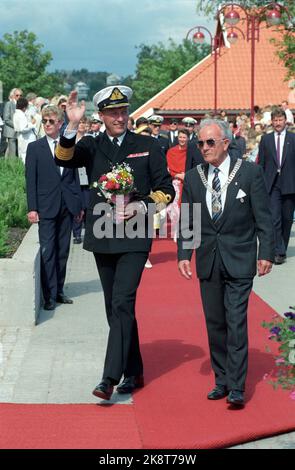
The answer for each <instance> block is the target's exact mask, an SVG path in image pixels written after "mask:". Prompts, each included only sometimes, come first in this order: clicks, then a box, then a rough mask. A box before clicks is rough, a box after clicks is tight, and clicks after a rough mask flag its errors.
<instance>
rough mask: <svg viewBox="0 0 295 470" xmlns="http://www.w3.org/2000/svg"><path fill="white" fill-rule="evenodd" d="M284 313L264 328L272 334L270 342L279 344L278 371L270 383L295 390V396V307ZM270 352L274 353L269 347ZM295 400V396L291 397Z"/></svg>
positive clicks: (271, 375)
mask: <svg viewBox="0 0 295 470" xmlns="http://www.w3.org/2000/svg"><path fill="white" fill-rule="evenodd" d="M290 309H291V310H293V312H292V311H290V312H286V313H284V317H280V316H279V315H275V316H274V319H273V321H272V322H263V323H262V326H263V327H264V328H267V329H268V330H269V332H270V335H269V337H268V338H269V340H270V341H275V342H276V343H279V346H278V353H275V365H276V370H275V371H272V373H271V374H270V376H269V378H270V383H271V384H272V385H273V386H274V388H278V387H282V388H283V389H289V390H290V389H291V390H294V392H293V394H292V395H294V394H295V312H294V311H295V307H290ZM267 351H268V352H272V349H271V348H270V347H267ZM291 398H293V399H295V396H294V397H293V396H292V397H291Z"/></svg>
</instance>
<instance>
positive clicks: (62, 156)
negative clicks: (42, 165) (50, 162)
mask: <svg viewBox="0 0 295 470" xmlns="http://www.w3.org/2000/svg"><path fill="white" fill-rule="evenodd" d="M74 150H75V146H73V147H70V148H65V147H61V145H60V144H57V146H56V150H55V155H56V156H57V158H58V159H59V160H71V159H72V158H73V155H74Z"/></svg>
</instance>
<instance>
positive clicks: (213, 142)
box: [198, 139, 226, 149]
mask: <svg viewBox="0 0 295 470" xmlns="http://www.w3.org/2000/svg"><path fill="white" fill-rule="evenodd" d="M224 140H226V139H216V140H215V139H207V140H199V141H198V146H199V147H200V148H201V149H202V148H203V147H204V145H205V143H206V144H207V146H208V147H210V148H212V147H215V145H216V142H223V141H224Z"/></svg>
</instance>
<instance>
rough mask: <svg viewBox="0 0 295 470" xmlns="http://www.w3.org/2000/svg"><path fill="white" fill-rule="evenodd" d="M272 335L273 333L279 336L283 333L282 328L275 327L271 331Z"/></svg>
mask: <svg viewBox="0 0 295 470" xmlns="http://www.w3.org/2000/svg"><path fill="white" fill-rule="evenodd" d="M269 331H270V332H271V333H273V334H274V335H279V334H280V331H281V328H280V327H279V326H274V327H273V328H271V329H270V330H269Z"/></svg>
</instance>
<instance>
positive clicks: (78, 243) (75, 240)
mask: <svg viewBox="0 0 295 470" xmlns="http://www.w3.org/2000/svg"><path fill="white" fill-rule="evenodd" d="M74 243H75V245H80V243H82V238H81V237H75V238H74Z"/></svg>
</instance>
